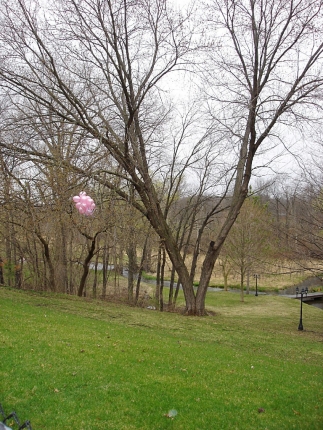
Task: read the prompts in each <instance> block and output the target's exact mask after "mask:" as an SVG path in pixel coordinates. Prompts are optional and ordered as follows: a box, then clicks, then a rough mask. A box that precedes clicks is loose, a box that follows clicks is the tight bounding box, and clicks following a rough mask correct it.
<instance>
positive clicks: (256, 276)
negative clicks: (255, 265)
mask: <svg viewBox="0 0 323 430" xmlns="http://www.w3.org/2000/svg"><path fill="white" fill-rule="evenodd" d="M253 277H254V278H255V280H256V294H255V296H258V279H259V278H260V275H258V274H257V273H255V274H254V275H253Z"/></svg>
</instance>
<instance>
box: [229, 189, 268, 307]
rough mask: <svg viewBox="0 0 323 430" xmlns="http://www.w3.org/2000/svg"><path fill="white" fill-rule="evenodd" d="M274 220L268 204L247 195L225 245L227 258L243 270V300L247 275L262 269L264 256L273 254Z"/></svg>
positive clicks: (266, 257)
mask: <svg viewBox="0 0 323 430" xmlns="http://www.w3.org/2000/svg"><path fill="white" fill-rule="evenodd" d="M271 224H272V220H271V216H270V214H269V212H268V210H267V207H266V206H265V205H263V204H261V202H260V200H259V199H258V198H257V197H248V198H247V199H246V200H245V202H244V204H243V206H242V208H241V211H240V214H239V216H238V218H237V221H236V223H235V224H234V226H233V227H232V229H231V231H230V233H229V235H228V238H227V240H226V243H225V245H224V247H223V250H222V252H223V257H224V259H228V260H229V261H230V262H231V265H232V267H233V268H235V269H237V270H238V272H239V274H240V288H241V301H243V300H244V284H245V279H246V276H247V275H248V274H249V273H250V272H252V271H255V272H256V271H259V269H260V268H261V265H262V264H263V262H264V260H266V259H268V258H270V254H269V251H270V246H271V245H270V241H271V240H273V236H272V230H271Z"/></svg>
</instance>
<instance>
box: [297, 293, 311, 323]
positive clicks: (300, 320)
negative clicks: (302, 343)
mask: <svg viewBox="0 0 323 430" xmlns="http://www.w3.org/2000/svg"><path fill="white" fill-rule="evenodd" d="M298 293H299V289H298V287H296V297H297V295H298ZM307 293H308V288H307V287H306V288H305V290H304V288H302V290H301V313H300V318H299V324H298V330H304V327H303V296H304V294H306V296H307Z"/></svg>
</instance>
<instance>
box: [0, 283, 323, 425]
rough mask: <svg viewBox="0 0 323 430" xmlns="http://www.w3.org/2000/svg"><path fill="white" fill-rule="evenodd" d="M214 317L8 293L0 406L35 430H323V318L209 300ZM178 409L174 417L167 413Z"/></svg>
mask: <svg viewBox="0 0 323 430" xmlns="http://www.w3.org/2000/svg"><path fill="white" fill-rule="evenodd" d="M207 303H208V309H209V310H210V311H212V312H211V316H208V317H204V318H194V317H183V316H181V315H178V314H174V313H160V312H156V311H150V310H147V309H139V308H131V307H126V306H122V305H116V304H112V303H103V302H99V301H94V300H85V299H79V298H77V297H74V296H73V297H72V296H60V295H53V294H48V293H46V294H42V293H33V292H24V291H15V290H12V289H8V288H3V287H1V288H0V309H1V312H0V403H2V405H3V407H4V409H5V410H6V411H7V412H11V410H16V412H17V414H18V416H19V417H20V419H21V421H24V420H26V419H29V420H30V421H31V423H32V426H33V429H34V430H40V429H41V430H58V429H60V430H64V429H78V430H82V429H83V430H92V429H93V430H96V429H104V430H107V429H109V430H110V429H111V430H112V429H118V430H120V429H143V430H144V429H147V430H148V429H149V430H155V429H185V430H187V429H192V430H198V429H200V430H213V429H223V430H224V429H230V430H232V429H238V430H244V429H257V430H260V429H262V430H265V429H268V430H274V429H277V430H282V429H286V430H290V429H302V430H304V429H313V430H314V429H318V430H321V429H322V428H323V372H322V363H323V312H322V310H320V309H317V308H315V307H310V306H308V305H304V308H303V324H304V331H303V332H299V331H298V330H297V327H298V321H299V302H298V301H296V300H292V299H287V298H282V297H273V296H258V297H255V296H254V295H249V296H245V302H244V303H242V302H240V297H239V294H234V293H226V292H219V293H209V294H208V298H207ZM172 410H175V411H176V413H177V414H176V413H175V412H174V413H171V414H170V415H172V414H173V415H175V414H176V416H174V417H173V418H171V417H168V416H167V415H168V414H169V411H172Z"/></svg>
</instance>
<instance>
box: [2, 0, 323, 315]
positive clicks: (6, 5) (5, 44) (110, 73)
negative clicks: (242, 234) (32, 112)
mask: <svg viewBox="0 0 323 430" xmlns="http://www.w3.org/2000/svg"><path fill="white" fill-rule="evenodd" d="M321 14H322V4H321V1H311V0H303V1H300V0H299V1H294V0H287V1H276V0H242V1H240V0H239V1H234V0H219V1H217V0H214V1H211V2H210V4H209V6H208V11H207V16H210V22H209V23H208V24H207V25H208V29H209V30H210V32H209V33H208V36H209V38H208V40H209V41H210V43H209V44H207V45H208V46H207V48H208V57H207V60H208V61H209V63H208V61H207V62H206V61H203V64H205V65H206V68H204V69H203V70H202V73H203V74H204V75H206V78H207V79H208V88H209V94H208V96H209V100H208V101H209V105H210V106H211V107H212V110H211V112H212V114H213V120H214V124H213V128H212V127H211V128H210V127H209V124H210V123H209V122H208V123H207V124H208V125H207V127H208V129H207V130H205V131H204V132H202V133H200V138H193V137H192V136H191V139H190V140H191V148H190V151H186V154H187V152H189V155H186V161H185V162H183V163H182V166H185V168H186V169H192V167H193V166H194V163H195V162H196V161H198V160H201V159H202V158H203V157H204V156H205V155H206V154H208V153H209V152H210V148H212V150H213V151H214V152H213V158H214V161H215V160H216V155H220V153H221V151H222V150H224V151H226V159H227V160H228V161H229V162H228V164H230V166H231V170H230V171H228V176H227V178H226V180H223V183H224V185H225V186H224V190H225V192H226V191H228V190H231V191H232V198H231V201H230V208H229V211H228V216H227V218H226V219H225V221H224V223H223V225H222V228H221V229H220V232H219V234H218V235H217V236H216V237H215V238H214V240H212V241H211V242H210V244H209V247H208V249H207V250H206V256H205V259H204V263H203V267H202V271H201V277H200V283H199V288H198V290H197V293H196V294H195V292H194V289H193V283H192V279H191V277H190V272H189V269H188V267H186V264H185V261H184V259H183V256H182V254H181V251H180V248H179V246H178V244H177V242H176V240H175V237H174V233H173V231H172V229H171V227H170V225H169V223H168V220H167V216H165V210H164V208H163V206H162V203H161V200H162V199H161V196H160V195H159V193H158V189H157V188H156V186H155V179H156V178H157V179H158V174H159V172H160V171H161V168H162V165H163V163H165V162H166V163H167V162H168V161H167V159H168V157H169V151H167V149H168V148H169V146H168V145H167V143H168V142H167V139H166V140H165V139H164V140H163V139H162V138H161V136H162V135H163V132H164V128H165V120H166V119H167V117H168V113H169V109H168V104H167V103H166V102H165V96H164V93H163V92H162V91H161V85H162V80H163V79H164V78H165V77H166V76H167V75H170V73H171V72H172V73H174V72H175V71H176V70H178V69H181V68H183V67H186V68H187V67H188V63H189V61H191V60H192V56H191V55H190V54H191V52H192V40H196V39H197V37H196V35H195V37H193V36H194V34H193V33H192V30H191V26H190V21H189V20H188V19H187V18H185V19H184V18H183V17H182V16H181V15H179V14H176V13H175V12H174V11H173V10H171V8H170V7H169V5H168V2H167V1H166V0H155V1H152V0H142V1H138V2H137V1H136V2H133V1H128V0H116V1H111V0H64V1H63V0H62V1H48V2H46V3H43V2H41V3H38V2H37V1H36V0H10V1H8V0H4V1H3V2H2V5H1V23H0V24H1V36H0V37H1V58H0V78H1V81H2V83H1V85H2V87H3V88H4V90H5V91H7V92H8V93H9V94H10V96H11V97H12V99H13V100H14V102H15V103H16V104H19V103H21V101H22V99H28V100H29V101H31V102H32V103H33V102H37V103H38V105H39V106H41V107H42V108H43V109H42V112H41V115H42V117H43V118H47V119H48V120H50V116H54V117H59V118H61V119H64V121H66V122H67V123H69V124H72V125H75V126H76V127H77V128H78V129H80V130H82V131H83V132H84V133H85V134H86V135H87V137H88V142H89V146H88V150H89V151H90V152H92V153H100V152H102V151H104V152H106V153H107V154H108V155H109V156H110V157H111V158H112V159H113V160H114V163H115V168H114V169H112V170H111V169H110V168H109V169H107V170H110V172H111V173H114V174H118V175H119V177H120V182H119V185H118V186H116V182H112V181H110V180H109V179H107V176H106V173H107V172H105V176H104V179H103V176H102V172H101V171H96V172H93V171H92V172H91V177H92V178H93V179H94V180H97V181H101V182H102V183H104V184H105V186H107V187H110V188H111V189H113V190H114V191H115V192H116V193H118V194H119V195H120V196H121V197H122V198H124V199H127V200H129V195H128V194H127V192H126V188H123V186H122V185H123V184H124V183H125V182H128V183H131V185H132V187H133V188H134V190H135V198H133V199H132V200H131V203H132V205H133V206H134V207H135V208H137V209H138V210H139V211H141V212H142V214H144V216H145V217H146V218H147V219H148V220H149V222H150V224H151V225H152V227H153V228H154V230H155V231H156V233H157V234H158V236H159V237H160V239H161V240H162V241H163V243H164V244H165V248H166V250H167V253H168V255H169V258H170V259H171V261H172V263H173V265H174V267H175V270H176V272H177V274H178V277H179V279H180V281H181V283H182V286H183V291H184V295H185V300H186V310H187V313H188V314H198V315H202V314H204V311H205V296H206V291H207V287H208V284H209V280H210V277H211V274H212V271H213V267H214V264H215V261H216V259H217V257H218V255H219V252H220V250H221V247H222V245H223V243H224V241H225V239H226V237H227V235H228V233H229V231H230V229H231V227H232V225H233V224H234V222H235V220H236V218H237V216H238V213H239V211H240V208H241V206H242V204H243V202H244V200H245V198H246V196H247V193H248V186H249V181H250V178H251V175H252V173H253V163H254V159H255V155H256V154H257V153H258V152H259V151H260V148H264V150H267V149H269V147H270V143H271V142H272V138H273V136H274V135H275V133H278V132H279V127H278V126H281V124H285V125H286V124H288V123H290V122H295V121H298V120H299V119H301V117H302V116H305V114H306V108H307V107H308V106H309V105H310V104H313V103H314V100H315V98H314V97H315V95H316V94H317V91H318V90H320V88H321V85H322V83H323V80H322V73H321V70H320V67H321V56H322V50H323V45H322V43H321ZM209 67H211V68H209ZM208 70H211V73H210V74H209V75H208V74H207V73H206V72H207V71H208ZM219 107H220V108H219ZM210 131H212V133H210ZM201 136H202V138H201ZM2 145H3V147H5V145H4V144H2ZM222 148H223V149H222ZM230 148H231V151H230V152H229V149H230ZM30 151H31V150H30ZM179 155H180V154H179V153H178V154H176V156H179ZM184 158H185V151H184V155H183V160H184ZM219 163H220V162H219ZM74 168H75V169H76V170H77V169H78V171H79V173H81V170H82V169H80V167H79V166H77V165H74ZM223 171H225V169H224V170H223ZM83 173H84V174H85V175H86V174H87V172H86V169H84V170H83ZM220 176H221V177H222V178H223V175H222V174H221V175H220ZM232 181H233V182H232ZM230 184H231V187H230ZM217 209H218V203H217V204H216V205H215V206H214V207H213V208H211V209H210V211H209V212H208V214H207V216H206V220H205V222H208V220H210V219H211V218H212V217H213V216H214V214H215V213H216V211H217ZM203 222H204V221H203Z"/></svg>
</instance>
